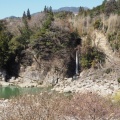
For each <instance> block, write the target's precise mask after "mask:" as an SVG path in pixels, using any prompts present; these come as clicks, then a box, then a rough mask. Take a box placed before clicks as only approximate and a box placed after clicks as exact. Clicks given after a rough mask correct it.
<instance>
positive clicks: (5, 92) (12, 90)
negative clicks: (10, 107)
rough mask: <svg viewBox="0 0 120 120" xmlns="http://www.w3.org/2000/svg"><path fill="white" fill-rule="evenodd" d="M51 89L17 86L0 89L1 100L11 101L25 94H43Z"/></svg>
mask: <svg viewBox="0 0 120 120" xmlns="http://www.w3.org/2000/svg"><path fill="white" fill-rule="evenodd" d="M49 89H50V88H38V87H33V88H20V87H15V86H7V87H0V98H4V99H9V98H11V97H16V96H19V95H23V94H27V93H28V94H35V93H37V92H42V91H45V90H49Z"/></svg>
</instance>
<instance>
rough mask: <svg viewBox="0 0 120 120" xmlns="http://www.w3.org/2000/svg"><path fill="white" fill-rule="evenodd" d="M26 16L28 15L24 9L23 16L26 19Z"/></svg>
mask: <svg viewBox="0 0 120 120" xmlns="http://www.w3.org/2000/svg"><path fill="white" fill-rule="evenodd" d="M26 18H27V16H26V13H25V11H24V13H23V16H22V19H23V20H24V19H26Z"/></svg>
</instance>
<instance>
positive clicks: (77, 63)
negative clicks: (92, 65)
mask: <svg viewBox="0 0 120 120" xmlns="http://www.w3.org/2000/svg"><path fill="white" fill-rule="evenodd" d="M78 67H79V58H78V50H76V70H75V73H76V75H78Z"/></svg>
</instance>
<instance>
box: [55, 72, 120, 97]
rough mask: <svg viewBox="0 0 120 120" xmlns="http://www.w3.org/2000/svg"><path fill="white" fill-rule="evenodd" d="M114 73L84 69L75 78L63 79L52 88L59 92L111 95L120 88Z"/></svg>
mask: <svg viewBox="0 0 120 120" xmlns="http://www.w3.org/2000/svg"><path fill="white" fill-rule="evenodd" d="M115 76H116V74H115V73H114V72H113V73H110V74H107V73H105V72H104V71H101V70H97V71H96V72H95V71H92V70H86V71H83V72H82V73H81V74H80V76H77V77H76V78H68V79H65V80H63V81H61V82H59V83H58V84H56V85H55V86H54V88H53V90H55V91H59V92H73V93H77V92H79V93H85V92H94V93H98V94H99V95H103V96H105V95H113V94H115V93H116V92H117V91H119V90H120V85H119V83H118V81H117V79H116V77H115Z"/></svg>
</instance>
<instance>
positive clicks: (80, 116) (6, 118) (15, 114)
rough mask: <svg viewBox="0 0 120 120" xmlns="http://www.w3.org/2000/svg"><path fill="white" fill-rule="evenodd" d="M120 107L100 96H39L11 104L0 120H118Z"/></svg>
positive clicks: (19, 98) (22, 98)
mask: <svg viewBox="0 0 120 120" xmlns="http://www.w3.org/2000/svg"><path fill="white" fill-rule="evenodd" d="M119 111H120V106H119V105H118V104H117V103H112V102H111V100H110V99H106V98H103V97H101V96H99V95H97V94H93V93H86V94H75V95H69V96H68V95H67V96H65V95H63V94H58V93H47V92H45V93H40V94H36V95H23V96H20V97H18V98H14V99H13V100H11V101H10V103H9V105H8V107H6V108H4V109H3V110H2V114H1V118H0V120H119V119H120V113H119Z"/></svg>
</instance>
